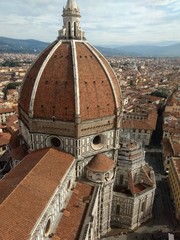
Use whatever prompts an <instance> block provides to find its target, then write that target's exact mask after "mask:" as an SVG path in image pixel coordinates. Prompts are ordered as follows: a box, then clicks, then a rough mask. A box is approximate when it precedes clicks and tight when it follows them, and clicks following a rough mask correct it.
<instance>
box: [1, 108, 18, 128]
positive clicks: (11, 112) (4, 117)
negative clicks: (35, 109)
mask: <svg viewBox="0 0 180 240" xmlns="http://www.w3.org/2000/svg"><path fill="white" fill-rule="evenodd" d="M14 114H15V109H14V108H0V123H1V124H2V123H6V120H7V117H9V116H11V115H14Z"/></svg>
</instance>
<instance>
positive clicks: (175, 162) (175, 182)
mask: <svg viewBox="0 0 180 240" xmlns="http://www.w3.org/2000/svg"><path fill="white" fill-rule="evenodd" d="M168 178H169V186H170V191H171V196H172V199H173V204H174V207H175V215H176V219H177V220H179V221H180V157H172V160H171V161H170V167H169V175H168Z"/></svg>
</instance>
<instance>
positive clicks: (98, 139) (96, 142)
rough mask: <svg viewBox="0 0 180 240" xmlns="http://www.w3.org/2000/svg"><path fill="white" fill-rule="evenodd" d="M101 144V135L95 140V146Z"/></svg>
mask: <svg viewBox="0 0 180 240" xmlns="http://www.w3.org/2000/svg"><path fill="white" fill-rule="evenodd" d="M100 143H101V136H100V135H98V136H96V137H95V138H93V144H94V145H98V144H100Z"/></svg>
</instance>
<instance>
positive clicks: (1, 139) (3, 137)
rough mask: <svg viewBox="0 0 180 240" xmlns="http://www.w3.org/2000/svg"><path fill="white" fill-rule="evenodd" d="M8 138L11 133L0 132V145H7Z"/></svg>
mask: <svg viewBox="0 0 180 240" xmlns="http://www.w3.org/2000/svg"><path fill="white" fill-rule="evenodd" d="M10 138H11V134H9V133H4V132H2V133H0V147H2V146H5V145H8V144H9V141H10Z"/></svg>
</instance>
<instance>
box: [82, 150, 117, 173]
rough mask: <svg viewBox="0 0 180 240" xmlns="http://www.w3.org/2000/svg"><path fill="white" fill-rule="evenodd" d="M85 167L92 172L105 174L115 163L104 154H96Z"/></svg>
mask: <svg viewBox="0 0 180 240" xmlns="http://www.w3.org/2000/svg"><path fill="white" fill-rule="evenodd" d="M86 167H87V169H89V170H91V171H94V172H107V171H110V170H112V169H113V168H114V167H115V162H114V161H113V160H112V159H111V158H109V157H107V156H106V155H104V154H98V155H96V156H95V157H94V158H93V159H92V160H91V161H90V162H89V163H88V165H87V166H86Z"/></svg>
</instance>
